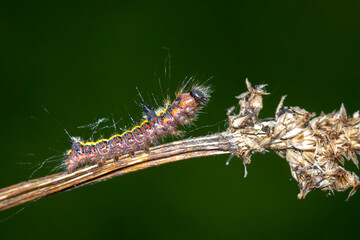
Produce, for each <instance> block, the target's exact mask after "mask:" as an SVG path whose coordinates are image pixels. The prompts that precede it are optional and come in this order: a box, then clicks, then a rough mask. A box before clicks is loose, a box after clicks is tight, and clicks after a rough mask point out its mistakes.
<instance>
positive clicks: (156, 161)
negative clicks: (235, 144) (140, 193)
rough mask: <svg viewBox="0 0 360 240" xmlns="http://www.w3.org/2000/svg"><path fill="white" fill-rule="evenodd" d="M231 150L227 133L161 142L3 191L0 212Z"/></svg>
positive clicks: (0, 191)
mask: <svg viewBox="0 0 360 240" xmlns="http://www.w3.org/2000/svg"><path fill="white" fill-rule="evenodd" d="M228 149H229V143H228V141H227V140H226V139H225V138H224V136H223V135H222V134H215V135H211V136H206V137H199V138H193V139H187V140H182V141H177V142H172V143H168V144H164V145H159V146H156V147H153V148H151V149H150V154H147V153H144V152H141V151H139V152H137V154H136V155H135V156H134V157H129V156H123V157H121V158H119V159H118V160H117V161H114V160H109V161H107V162H106V164H105V165H104V166H102V167H98V166H96V165H93V166H88V167H85V168H82V169H80V170H78V171H76V172H74V173H71V174H68V173H66V172H61V173H57V174H53V175H50V176H46V177H43V178H38V179H34V180H30V181H28V182H23V183H19V184H16V185H13V186H10V187H7V188H3V189H1V190H0V211H2V210H5V209H8V208H11V207H14V206H17V205H19V204H22V203H25V202H28V201H31V200H34V199H38V198H41V197H45V196H48V195H52V194H55V193H58V192H62V191H65V190H69V189H72V188H75V187H79V186H82V185H85V184H89V183H95V182H99V181H102V180H106V179H109V178H112V177H115V176H119V175H122V174H125V173H130V172H134V171H137V170H141V169H144V168H148V167H152V166H157V165H161V164H164V163H169V162H174V161H179V160H185V159H190V158H196V157H202V156H210V155H218V154H225V153H229V151H228Z"/></svg>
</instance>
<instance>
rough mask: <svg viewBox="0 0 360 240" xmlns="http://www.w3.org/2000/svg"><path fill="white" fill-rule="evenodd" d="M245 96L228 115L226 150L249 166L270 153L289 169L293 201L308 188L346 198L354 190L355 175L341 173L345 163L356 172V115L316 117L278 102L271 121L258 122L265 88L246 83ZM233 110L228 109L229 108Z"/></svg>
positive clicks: (359, 146)
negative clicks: (293, 185)
mask: <svg viewBox="0 0 360 240" xmlns="http://www.w3.org/2000/svg"><path fill="white" fill-rule="evenodd" d="M246 85H247V88H248V91H247V92H246V93H243V94H241V95H239V96H238V97H237V98H238V99H240V101H239V105H240V112H239V114H236V115H231V112H232V111H229V112H228V115H229V116H228V117H229V123H230V127H229V129H228V131H227V132H226V137H227V138H229V141H230V142H231V151H232V153H233V154H235V155H236V156H238V157H241V158H242V159H243V161H244V164H249V163H250V157H251V154H252V153H254V152H266V151H267V150H274V151H275V152H276V153H277V154H278V155H279V156H281V157H282V158H285V159H286V160H287V162H288V163H289V165H290V170H291V174H292V176H293V177H294V179H295V180H296V181H298V183H299V188H300V193H299V194H298V198H304V197H305V196H306V195H307V193H308V192H310V191H311V190H313V189H317V188H318V189H321V190H323V191H345V190H346V189H348V188H349V187H352V190H351V191H350V193H349V197H350V196H352V195H353V194H354V193H355V191H356V189H357V188H358V187H359V186H360V183H359V178H358V176H357V175H356V174H355V173H353V172H349V171H347V170H346V169H345V168H344V164H345V160H344V159H347V160H351V161H352V162H353V163H354V164H355V165H356V166H357V167H359V163H358V159H357V156H356V152H357V153H358V154H359V151H360V116H359V112H356V113H354V114H353V116H352V117H348V115H347V114H346V110H345V107H344V105H341V108H340V111H339V112H333V113H330V114H324V113H321V114H320V116H317V117H316V115H315V113H310V112H308V111H306V110H304V109H301V108H299V107H283V102H284V100H285V96H284V97H282V99H281V101H280V103H279V106H278V107H277V109H276V113H275V117H274V118H272V119H270V120H269V119H266V120H261V119H259V112H260V110H261V109H262V107H263V102H262V96H263V95H267V94H269V93H266V91H265V90H264V87H265V86H266V85H260V86H257V87H256V88H253V87H252V86H251V84H250V82H249V81H248V80H246ZM232 109H234V108H232Z"/></svg>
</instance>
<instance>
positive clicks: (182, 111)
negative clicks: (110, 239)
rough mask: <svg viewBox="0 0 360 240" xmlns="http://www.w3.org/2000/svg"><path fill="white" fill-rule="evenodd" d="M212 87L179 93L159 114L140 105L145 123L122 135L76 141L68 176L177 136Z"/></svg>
mask: <svg viewBox="0 0 360 240" xmlns="http://www.w3.org/2000/svg"><path fill="white" fill-rule="evenodd" d="M209 94H210V90H209V87H204V86H194V87H192V88H191V90H190V91H189V92H184V90H183V89H182V90H180V91H179V92H178V93H177V94H176V98H175V100H174V101H173V102H172V103H171V104H168V105H167V106H166V108H165V109H164V110H162V111H159V112H158V113H156V112H155V111H154V110H153V109H152V108H151V107H150V106H149V105H148V104H146V103H142V104H140V105H141V107H142V110H143V112H144V113H145V120H144V121H143V122H141V124H139V125H137V126H135V127H133V128H132V129H131V130H129V131H125V132H124V133H122V134H115V135H113V136H111V137H110V138H108V139H100V140H98V141H95V142H83V141H81V140H80V139H73V141H72V145H71V149H70V150H69V151H68V152H67V158H66V159H65V161H64V164H65V166H66V169H67V171H68V172H69V173H71V172H73V171H75V170H76V169H78V168H79V167H80V166H82V165H84V164H87V163H96V164H98V165H99V166H101V165H103V164H104V163H105V161H106V160H108V159H115V160H117V159H118V157H120V156H122V155H125V154H129V155H133V154H134V152H135V151H138V150H145V151H148V150H149V146H150V145H151V144H154V143H156V142H158V141H159V140H160V139H162V138H164V137H165V136H166V135H177V134H178V133H179V131H178V130H177V127H178V126H180V125H185V124H188V123H190V122H191V121H193V120H194V119H195V116H196V113H197V112H198V111H199V109H201V108H202V106H204V105H206V104H207V103H208V101H209V97H210V95H209Z"/></svg>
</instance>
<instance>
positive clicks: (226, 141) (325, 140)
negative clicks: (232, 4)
mask: <svg viewBox="0 0 360 240" xmlns="http://www.w3.org/2000/svg"><path fill="white" fill-rule="evenodd" d="M246 85H247V88H248V91H247V92H245V93H243V94H241V95H239V96H237V98H238V99H239V105H240V112H239V113H236V114H234V113H233V111H234V109H235V107H232V108H230V109H229V110H228V118H229V128H228V129H227V130H226V131H225V132H223V133H217V134H214V135H210V136H205V137H198V138H193V139H187V140H182V141H177V142H172V143H168V144H164V145H160V146H157V147H153V148H151V149H150V154H148V153H144V152H142V151H139V152H137V153H136V155H135V156H134V157H128V156H123V157H121V158H120V159H118V160H117V161H114V160H109V161H107V162H106V164H105V165H104V166H102V167H98V166H96V165H95V166H94V165H93V166H88V167H85V168H82V169H79V170H78V171H76V172H74V173H71V174H68V173H65V172H62V173H58V174H54V175H51V176H47V177H44V178H39V179H35V180H31V181H28V182H23V183H20V184H17V185H14V186H10V187H7V188H4V189H1V190H0V210H4V209H7V208H10V207H13V206H16V205H19V204H21V203H25V202H28V201H31V200H34V199H38V198H41V197H45V196H48V195H51V194H54V193H57V192H61V191H64V190H68V189H71V188H75V187H78V186H82V185H85V184H89V183H94V182H99V181H102V180H106V179H109V178H112V177H115V176H119V175H122V174H125V173H129V172H133V171H137V170H140V169H144V168H148V167H152V166H157V165H161V164H164V163H168V162H174V161H179V160H184V159H190V158H195V157H202V156H210V155H218V154H225V153H231V155H236V156H238V157H239V158H242V159H243V162H244V164H250V162H251V155H252V154H253V153H255V152H262V153H264V152H267V151H269V150H273V151H275V152H276V153H277V154H278V155H279V156H280V157H282V158H284V159H286V161H287V162H288V164H289V165H290V171H291V174H292V176H293V178H294V179H295V180H296V181H297V182H298V183H299V185H298V186H299V189H300V193H299V194H298V198H304V197H305V196H306V195H307V194H308V193H309V192H310V191H311V190H314V189H321V190H323V191H345V190H347V189H348V188H349V187H352V190H351V191H350V193H349V197H350V196H352V195H353V194H354V193H355V191H356V189H357V188H359V187H360V182H359V178H358V176H357V175H356V174H355V173H352V172H350V171H348V170H346V169H345V167H344V164H345V159H347V160H351V161H352V162H353V163H354V164H355V165H356V166H357V167H358V165H359V164H358V159H357V155H356V153H359V151H360V114H359V112H356V113H354V114H353V116H352V117H349V116H348V115H347V114H346V110H345V107H344V105H341V108H340V111H339V112H333V113H330V114H324V113H321V115H320V116H318V117H316V116H315V114H314V113H310V112H308V111H306V110H304V109H301V108H299V107H283V103H284V100H285V96H284V97H282V98H281V100H280V103H279V105H278V107H277V109H276V112H275V117H274V118H270V119H260V118H259V112H260V111H261V109H262V108H263V100H262V96H263V95H268V94H269V93H267V92H266V91H265V89H264V87H265V86H266V85H260V86H257V87H256V88H253V87H252V86H251V84H250V82H249V81H247V80H246ZM344 158H345V159H344ZM275 171H276V169H274V172H275Z"/></svg>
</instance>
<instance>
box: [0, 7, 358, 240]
mask: <svg viewBox="0 0 360 240" xmlns="http://www.w3.org/2000/svg"><path fill="white" fill-rule="evenodd" d="M249 2H250V1H249ZM359 13H360V5H359V2H358V1H353V2H352V1H348V2H345V3H342V1H336V2H331V1H323V2H321V1H317V3H312V1H304V2H292V3H291V4H280V3H278V2H270V1H264V2H252V3H247V2H237V3H231V2H220V1H219V2H210V1H204V2H198V3H193V1H189V2H185V1H181V2H177V3H164V2H157V1H153V2H151V3H149V2H148V3H145V2H134V3H129V1H127V2H125V3H121V2H115V1H114V2H112V1H98V2H90V1H82V2H76V3H74V2H68V3H64V2H61V3H60V2H59V3H55V2H54V1H44V2H39V1H23V2H21V1H1V4H0V34H1V38H0V46H1V52H0V81H1V90H0V91H1V92H0V93H1V113H2V114H1V118H0V127H1V155H0V162H1V168H0V187H6V186H9V185H11V184H15V183H18V182H21V181H26V180H28V179H29V176H30V175H31V173H32V172H33V171H34V169H36V168H37V166H38V165H37V164H39V163H41V162H42V161H44V160H45V159H46V158H48V157H51V156H61V154H63V153H64V152H65V150H67V149H68V148H69V147H70V142H69V138H68V136H67V135H66V134H65V132H64V128H65V129H67V131H68V132H69V133H70V134H71V135H74V136H82V137H83V138H85V139H88V138H89V137H90V136H91V131H90V130H86V129H78V128H77V126H81V125H85V124H88V123H91V122H94V121H96V120H97V119H99V118H102V117H107V118H111V117H112V116H113V117H114V119H115V120H116V121H118V120H119V119H121V120H120V122H119V124H118V125H119V126H128V127H130V126H131V125H132V123H131V119H130V117H129V114H130V115H131V116H132V117H133V118H134V119H135V120H136V121H138V120H139V119H140V118H141V114H142V113H141V110H140V108H139V107H138V106H137V104H136V103H135V102H134V101H135V100H136V101H139V100H140V97H139V95H138V93H137V90H136V87H138V88H139V90H140V91H141V92H142V93H143V96H144V98H145V99H146V100H149V103H151V104H154V100H153V97H152V96H150V95H148V94H149V93H154V94H155V95H156V99H157V100H158V101H159V100H160V101H161V100H162V95H161V91H160V87H159V83H158V78H161V88H162V89H163V90H164V91H166V89H169V92H170V93H173V92H174V91H175V90H176V88H177V87H178V86H179V85H180V84H181V82H182V81H183V79H184V78H185V77H186V76H196V78H197V79H199V80H201V81H205V80H206V79H208V78H210V77H213V78H212V79H211V80H210V81H209V83H210V84H211V85H212V87H213V89H214V90H215V92H214V93H213V95H212V99H211V102H210V103H209V105H208V107H207V108H206V109H205V110H204V111H205V112H206V113H205V114H201V115H200V118H199V120H198V121H197V122H196V125H197V126H205V125H212V126H209V127H206V128H202V129H198V130H195V131H193V132H191V133H190V136H201V135H205V134H209V133H212V132H216V131H219V130H224V129H226V123H225V122H221V123H219V124H216V123H218V122H220V121H221V120H224V119H225V118H226V115H225V113H226V109H227V108H229V107H230V106H233V105H235V104H236V103H237V100H236V99H235V98H234V96H236V95H238V94H240V93H241V92H244V91H245V89H246V88H245V78H246V77H248V78H249V80H250V81H251V82H252V83H253V84H261V83H268V84H269V86H268V87H267V90H268V91H269V92H271V93H272V94H271V95H270V96H267V97H266V98H265V101H264V103H265V107H264V109H263V111H262V112H261V116H262V117H271V116H274V111H275V108H276V105H277V103H278V102H279V100H280V97H281V96H282V95H284V94H288V98H287V99H286V102H285V104H286V105H290V106H293V105H297V106H300V107H303V108H305V109H307V110H309V111H314V112H316V113H320V112H321V111H322V110H323V111H325V112H331V111H333V110H335V109H339V108H340V105H341V103H344V104H345V106H346V108H347V111H348V113H349V114H352V113H353V112H354V111H356V110H358V109H359V108H360V106H359V100H358V99H359V80H360V71H359V69H360V68H359V64H360V58H359V57H360V47H359V45H360V19H359V18H360V17H359ZM163 47H167V48H169V49H170V53H171V56H172V58H171V67H172V69H171V78H170V79H169V77H168V76H167V77H165V76H164V69H165V60H166V57H167V55H168V53H167V50H165V49H164V48H163ZM172 96H173V95H172ZM45 109H47V111H48V112H47V111H45ZM214 124H215V125H214ZM191 129H196V127H195V126H193V127H192V128H191ZM112 133H114V130H113V129H103V130H101V131H100V134H97V135H95V136H96V137H100V135H101V134H102V135H103V136H105V137H107V136H109V135H110V134H112ZM187 136H189V135H187ZM170 140H172V139H171V138H170V139H169V138H168V139H166V141H170ZM227 157H228V156H227V155H223V156H217V157H208V158H202V159H192V160H188V161H183V162H178V163H172V164H168V165H164V166H160V167H155V168H150V169H147V170H143V171H140V172H136V173H132V174H129V175H125V176H121V177H117V178H115V179H112V180H109V181H106V182H102V183H98V184H94V185H91V186H86V187H81V188H78V189H74V190H72V191H69V192H64V193H60V194H56V195H54V196H51V197H47V198H45V199H40V200H38V201H35V202H32V203H30V204H25V205H22V206H19V207H16V208H13V209H10V210H6V211H4V212H1V213H0V218H1V219H2V220H4V221H3V222H2V223H0V239H71V238H74V239H104V238H108V239H111V238H117V239H202V238H203V239H241V238H244V239H259V238H266V239H268V238H270V239H271V238H275V239H293V238H299V239H300V238H301V239H304V238H306V239H312V238H318V239H325V238H326V239H339V238H346V239H351V238H353V239H354V238H359V236H360V230H359V227H358V226H359V222H358V219H359V215H360V194H359V193H357V194H356V195H355V196H353V197H352V198H351V199H350V201H349V202H346V201H345V199H346V198H347V194H348V192H346V193H335V196H327V193H325V192H322V191H314V192H311V193H310V194H309V195H308V196H307V197H306V199H305V200H298V199H297V197H296V196H297V194H298V187H297V183H296V181H294V180H293V179H292V177H291V174H290V171H289V166H288V164H287V163H286V161H285V160H284V159H281V158H280V157H278V156H276V155H275V154H274V153H268V154H264V155H263V154H255V155H254V156H253V158H252V160H253V163H252V164H251V165H250V166H249V167H248V171H249V175H248V177H247V178H246V179H244V178H243V174H244V168H243V165H242V162H241V161H240V160H237V159H234V160H233V161H232V162H231V164H230V166H226V165H225V161H226V160H227ZM60 163H61V157H58V158H57V161H55V162H49V163H47V164H44V166H43V168H41V169H40V170H39V171H38V172H36V173H35V174H34V176H33V178H35V177H41V176H45V175H47V174H49V173H50V171H51V169H52V168H54V167H55V166H58V165H59V164H60ZM346 167H347V168H349V169H350V170H352V171H355V172H356V173H357V174H359V173H360V172H359V171H358V170H357V169H356V168H355V167H354V165H353V164H352V163H349V162H347V163H346ZM24 206H25V209H24V210H23V211H21V212H20V213H18V214H16V215H15V216H13V217H11V218H9V219H7V217H9V216H11V215H13V214H15V213H16V212H17V211H19V210H21V209H22V208H23V207H24Z"/></svg>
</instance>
